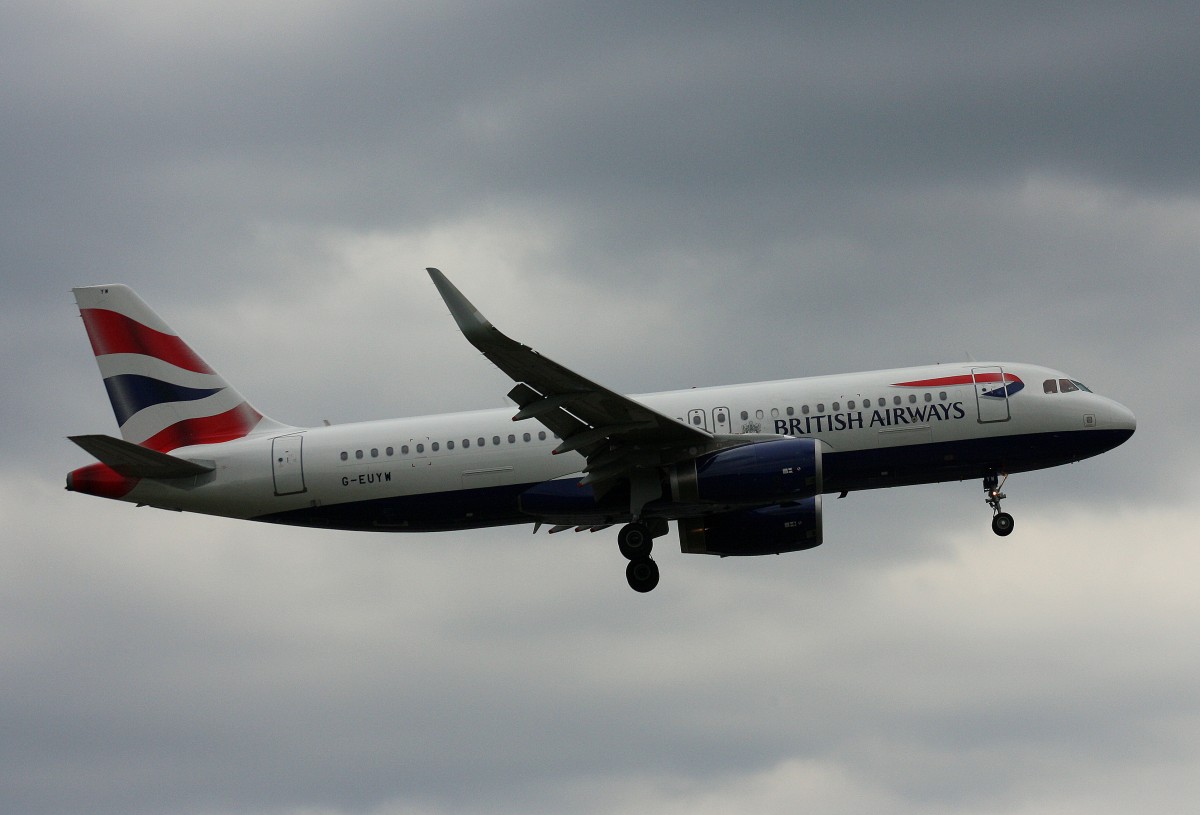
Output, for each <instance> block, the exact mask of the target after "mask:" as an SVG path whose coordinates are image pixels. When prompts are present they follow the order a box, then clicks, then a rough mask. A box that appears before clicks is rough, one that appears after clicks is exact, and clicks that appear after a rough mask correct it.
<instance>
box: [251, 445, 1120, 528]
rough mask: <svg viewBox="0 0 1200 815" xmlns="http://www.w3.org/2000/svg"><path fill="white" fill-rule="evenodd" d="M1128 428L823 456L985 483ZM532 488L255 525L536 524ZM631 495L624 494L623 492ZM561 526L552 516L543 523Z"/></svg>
mask: <svg viewBox="0 0 1200 815" xmlns="http://www.w3.org/2000/svg"><path fill="white" fill-rule="evenodd" d="M1132 432H1133V431H1130V430H1099V429H1093V430H1080V431H1072V432H1063V433H1039V434H1029V435H1022V436H1002V437H997V438H980V439H970V440H965V441H955V442H941V443H933V444H917V445H907V446H903V447H891V448H876V449H871V450H860V451H851V452H837V451H830V452H827V453H825V455H824V487H823V492H825V493H840V492H853V491H857V490H866V489H879V488H882V487H901V486H908V485H913V484H930V483H935V482H939V481H961V480H966V479H975V478H982V477H983V476H985V475H987V474H989V473H992V472H1005V473H1016V472H1023V471H1026V470H1037V469H1041V468H1044V467H1054V466H1057V465H1060V464H1068V463H1070V462H1073V461H1079V460H1081V459H1085V458H1090V457H1091V456H1095V455H1099V454H1100V453H1103V452H1105V451H1106V450H1111V449H1112V448H1114V447H1116V446H1117V445H1119V444H1121V443H1122V442H1123V441H1125V440H1126V439H1128V438H1129V437H1130V436H1131V435H1132ZM534 486H535V485H534V484H513V485H506V486H497V487H487V488H483V489H468V490H455V491H452V492H439V493H425V494H420V495H405V496H398V497H392V498H378V499H373V500H369V501H354V502H348V503H341V504H329V505H322V506H315V507H306V508H304V509H296V510H291V511H288V512H279V513H272V514H269V515H262V516H259V517H257V518H255V519H254V520H258V521H265V522H269V523H279V524H288V525H292V526H310V527H320V528H327V529H350V530H369V531H376V532H433V531H446V530H455V529H473V528H478V527H487V526H501V525H505V524H520V523H532V522H533V521H535V520H539V518H537V517H535V516H533V515H530V514H527V513H526V512H523V511H522V510H521V506H520V497H521V494H522V493H524V492H525V491H526V490H528V489H530V488H531V487H534ZM625 494H627V492H626V493H625ZM645 514H646V515H648V516H653V515H659V516H661V517H671V518H673V517H678V516H679V515H680V512H679V508H678V507H673V506H671V505H668V504H666V503H664V502H661V501H660V502H654V503H652V504H650V505H648V506H647V507H646V513H645ZM575 517H578V518H579V520H578V521H571V520H566V519H563V520H565V521H566V522H578V523H594V524H599V523H623V522H625V521H627V520H628V503H627V500H626V499H625V498H624V497H623V496H622V495H620V494H614V495H610V496H608V500H606V501H605V503H604V505H600V506H595V507H594V509H593V511H592V512H589V513H587V514H586V516H584V515H579V516H575ZM543 519H544V520H549V521H552V522H558V521H557V520H556V519H553V518H543Z"/></svg>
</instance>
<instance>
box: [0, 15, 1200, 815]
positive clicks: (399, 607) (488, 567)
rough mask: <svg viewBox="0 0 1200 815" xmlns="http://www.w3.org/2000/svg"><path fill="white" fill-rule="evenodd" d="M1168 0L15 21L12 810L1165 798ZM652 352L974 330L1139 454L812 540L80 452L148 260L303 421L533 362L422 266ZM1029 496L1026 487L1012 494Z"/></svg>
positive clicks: (10, 64) (1170, 797)
mask: <svg viewBox="0 0 1200 815" xmlns="http://www.w3.org/2000/svg"><path fill="white" fill-rule="evenodd" d="M1195 18H1196V12H1195V10H1194V9H1193V8H1191V7H1190V6H1188V5H1187V4H1173V3H1155V4H1150V5H1147V4H1141V5H1138V6H1137V7H1133V6H1126V5H1119V4H1101V5H1099V6H1097V5H1094V4H1093V5H1078V4H1075V5H1073V4H1059V5H1056V6H1054V7H1052V8H1047V7H1045V6H1043V5H1041V4H1037V5H1033V4H1021V5H1019V6H1014V5H1012V4H1008V5H985V6H980V5H978V4H975V5H970V6H961V5H959V6H955V5H946V4H917V5H915V6H914V5H903V6H898V5H895V4H876V5H874V6H867V7H864V6H847V5H846V4H816V5H814V4H801V5H797V4H761V5H758V6H755V7H754V8H749V9H748V8H735V7H731V6H727V5H716V4H705V5H701V6H697V5H695V4H688V5H676V6H659V7H656V8H654V9H646V8H643V7H641V6H638V5H636V4H629V5H624V6H618V7H613V6H605V7H599V6H595V5H582V4H578V5H570V4H569V5H562V4H551V5H544V4H537V3H508V4H501V5H488V6H486V7H482V8H481V7H478V6H474V5H470V4H457V5H456V4H446V3H438V4H425V5H422V4H415V3H414V4H403V5H396V4H391V3H360V4H354V5H352V6H339V7H337V8H334V7H331V6H328V5H327V4H321V3H311V4H307V3H299V4H295V3H294V4H289V5H287V6H277V5H273V4H256V5H254V6H252V7H249V8H247V7H244V5H243V6H237V5H230V4H209V3H195V4H189V3H183V4H173V5H172V6H171V8H169V9H168V8H165V7H163V8H159V7H158V6H156V5H153V4H143V3H136V2H130V3H122V4H117V5H116V6H111V7H105V8H97V7H92V6H89V5H87V4H78V3H72V2H45V3H38V4H26V5H25V6H23V7H22V6H15V7H11V8H6V9H5V10H4V11H2V12H0V67H2V68H3V73H4V76H5V82H4V83H3V87H2V88H0V102H2V103H3V105H4V109H5V111H6V114H5V116H4V117H3V121H2V122H0V189H2V190H3V193H0V224H2V228H0V259H2V261H3V268H4V269H5V278H4V280H5V284H6V285H5V289H4V297H3V298H0V336H2V337H3V339H4V342H3V346H2V347H0V366H2V367H3V371H4V373H5V380H6V383H7V384H8V387H7V388H6V391H5V393H6V397H5V400H4V402H3V412H2V414H0V415H3V418H4V420H5V422H6V424H7V426H8V428H9V432H8V433H7V434H6V436H5V439H4V442H3V447H2V448H0V449H2V450H3V453H4V457H3V458H4V463H3V466H2V467H0V485H2V486H3V487H4V494H5V495H6V496H8V500H6V501H4V502H3V503H0V522H2V523H3V525H4V528H5V530H6V534H5V540H6V544H5V545H4V546H3V547H0V561H2V563H0V615H3V617H4V619H5V621H6V625H5V629H4V634H3V635H2V636H0V643H3V646H2V647H3V652H2V653H3V664H4V666H5V675H4V682H3V683H0V684H2V686H3V687H2V689H0V713H2V715H3V719H4V721H5V722H6V727H7V729H6V736H5V738H4V739H3V740H0V742H2V743H0V766H3V767H4V768H5V769H4V770H3V771H0V808H2V809H4V811H6V812H27V813H39V812H46V813H49V812H54V813H64V812H66V813H69V812H85V811H86V812H89V813H96V812H100V813H103V812H114V813H115V812H122V813H129V812H155V813H181V815H182V814H183V813H199V812H213V811H223V812H231V813H233V812H236V813H243V812H244V813H277V812H315V811H328V812H330V813H338V814H339V815H340V814H341V813H347V815H348V814H349V813H380V814H382V813H389V812H392V811H397V812H399V811H406V812H407V811H414V810H416V811H428V812H441V811H489V812H495V811H506V810H507V811H514V812H516V811H520V812H531V811H562V810H564V809H571V810H577V811H589V812H597V813H600V812H611V811H618V810H621V811H628V810H630V809H637V810H639V811H648V812H653V811H659V812H672V811H685V810H686V811H689V812H693V811H705V810H710V811H717V810H720V811H728V810H730V809H738V810H743V809H757V810H761V811H775V810H783V809H785V808H786V809H787V811H794V810H795V809H797V808H801V807H805V808H809V809H813V810H818V811H834V812H836V811H870V810H883V811H892V812H900V813H903V812H913V813H916V812H922V813H924V812H930V811H961V810H963V809H980V808H992V809H996V810H997V811H1005V812H1019V811H1028V810H1030V809H1055V808H1065V809H1078V810H1080V811H1083V810H1087V811H1093V812H1126V811H1129V810H1130V809H1131V808H1133V807H1134V806H1137V807H1138V808H1139V809H1146V808H1151V807H1152V808H1156V809H1158V810H1161V811H1180V805H1181V802H1183V801H1191V800H1194V799H1195V797H1196V795H1195V793H1197V792H1200V790H1196V788H1195V782H1194V781H1192V780H1191V774H1190V773H1188V772H1187V770H1188V769H1189V768H1190V767H1191V766H1193V765H1194V764H1195V760H1196V757H1197V755H1200V745H1197V744H1196V740H1195V737H1194V735H1193V733H1194V731H1195V728H1194V727H1190V729H1189V725H1188V723H1192V722H1194V721H1195V719H1196V716H1197V703H1198V701H1200V700H1198V699H1197V696H1196V694H1195V691H1194V688H1193V684H1194V683H1193V681H1192V680H1193V678H1194V676H1195V674H1196V670H1197V668H1200V666H1197V665H1196V664H1195V659H1194V657H1193V656H1192V654H1193V653H1194V650H1195V649H1194V648H1193V647H1192V643H1193V642H1194V641H1195V638H1196V633H1197V632H1196V630H1195V622H1194V621H1195V619H1196V613H1195V612H1196V610H1197V609H1196V602H1195V599H1194V596H1193V595H1194V592H1193V591H1192V587H1191V586H1190V584H1189V582H1188V581H1187V579H1186V577H1187V575H1188V574H1190V573H1191V572H1193V571H1194V568H1189V567H1190V566H1194V565H1195V564H1194V562H1193V561H1194V559H1195V557H1194V554H1193V549H1194V547H1192V546H1191V544H1190V540H1191V538H1192V537H1194V535H1192V533H1191V530H1192V529H1193V528H1194V526H1195V522H1196V520H1197V519H1196V518H1195V512H1194V510H1193V509H1192V505H1193V503H1194V501H1193V500H1192V497H1191V490H1190V483H1189V481H1188V477H1189V476H1190V475H1191V474H1192V473H1194V472H1195V469H1196V468H1195V465H1194V462H1195V460H1196V455H1197V449H1196V444H1195V441H1194V438H1193V436H1194V434H1192V433H1189V432H1188V430H1187V428H1188V427H1190V423H1191V416H1190V405H1192V404H1194V403H1195V402H1196V400H1197V397H1198V394H1197V392H1196V391H1197V388H1196V386H1195V385H1193V384H1191V383H1190V381H1189V379H1188V377H1187V372H1188V366H1187V362H1188V361H1189V359H1190V356H1189V355H1193V354H1194V350H1193V349H1194V346H1195V337H1196V336H1198V335H1200V326H1198V325H1197V317H1196V315H1197V314H1198V313H1200V289H1198V288H1197V286H1196V284H1195V269H1196V267H1197V264H1198V263H1200V246H1198V244H1197V240H1196V237H1195V236H1196V235H1197V234H1200V231H1198V229H1197V227H1200V204H1198V203H1197V172H1196V168H1197V163H1196V162H1195V160H1194V158H1193V153H1194V143H1195V134H1196V132H1197V130H1198V125H1200V122H1198V121H1197V112H1196V105H1195V97H1196V91H1197V87H1196V83H1197V81H1198V80H1197V77H1198V76H1200V71H1198V70H1197V67H1198V66H1197V64H1196V57H1195V55H1194V51H1195V49H1194V47H1193V43H1192V39H1193V37H1192V36H1191V32H1192V31H1194V30H1195V25H1194V24H1195V22H1196V19H1195ZM427 265H439V266H441V267H442V268H444V269H445V270H446V271H447V272H448V273H449V274H450V275H451V276H452V277H453V278H454V279H455V281H456V282H457V283H459V284H460V285H461V287H462V288H463V289H464V291H466V292H467V294H468V295H469V296H470V297H471V298H472V300H474V301H475V302H476V304H477V305H479V306H480V307H481V308H482V309H483V310H484V311H485V313H487V314H488V315H489V316H490V317H491V318H492V319H493V320H494V322H495V323H496V324H497V325H498V326H500V327H501V328H502V329H504V330H505V331H507V332H508V333H510V334H512V335H514V336H517V337H520V338H521V339H522V340H524V341H526V342H529V343H531V344H532V345H534V346H535V347H537V348H538V349H539V350H541V351H542V352H544V353H546V354H548V355H549V356H551V357H552V358H554V359H556V360H558V361H560V362H563V363H564V364H568V365H570V366H572V367H575V368H577V369H579V370H580V371H582V372H583V373H585V374H587V375H589V376H591V377H592V378H594V379H597V380H598V381H602V382H605V383H608V384H610V385H612V386H613V387H614V388H617V389H621V390H625V391H629V392H646V391H653V390H661V389H664V388H686V387H689V386H691V385H707V384H720V383H728V382H738V381H753V380H757V379H771V378H779V377H788V376H798V375H806V374H819V373H830V372H836V371H842V370H855V369H870V368H879V367H889V366H899V365H907V364H917V363H923V362H927V361H953V360H957V359H962V358H964V357H965V356H966V355H967V354H972V355H974V356H976V357H977V358H1001V359H1004V358H1008V359H1023V360H1030V361H1036V362H1040V363H1044V364H1048V365H1051V366H1055V367H1060V368H1062V369H1064V370H1067V371H1069V372H1071V373H1072V375H1075V376H1078V377H1079V378H1081V379H1083V380H1084V381H1086V382H1088V383H1089V384H1091V385H1092V386H1093V387H1094V388H1095V389H1097V390H1099V391H1101V392H1104V393H1106V394H1109V395H1112V396H1114V397H1115V398H1117V399H1119V400H1120V401H1122V402H1125V403H1126V404H1129V405H1130V406H1131V407H1132V408H1133V409H1134V410H1135V412H1137V414H1138V416H1139V421H1140V427H1139V430H1138V433H1137V435H1136V436H1135V437H1134V439H1133V440H1132V441H1131V442H1130V443H1129V444H1127V445H1125V446H1123V447H1121V448H1119V449H1118V450H1116V451H1113V452H1112V453H1109V454H1107V455H1106V456H1104V457H1102V458H1100V459H1096V460H1093V461H1089V462H1084V463H1081V464H1078V465H1074V466H1072V467H1069V468H1060V469H1058V470H1052V471H1046V472H1041V473H1030V474H1023V475H1021V476H1020V477H1015V478H1014V479H1013V480H1012V481H1011V482H1010V485H1009V487H1010V489H1009V490H1008V491H1009V495H1010V499H1009V500H1010V504H1011V508H1012V509H1013V511H1014V512H1015V513H1017V521H1018V531H1017V534H1014V535H1013V536H1012V537H1011V538H1009V539H1006V541H1005V542H1004V543H1003V544H1000V543H998V542H997V541H996V540H994V539H993V538H992V536H991V535H990V533H988V532H987V530H986V512H987V509H986V507H985V506H984V505H983V501H982V495H981V491H980V489H979V485H978V484H976V483H970V484H946V485H937V486H929V487H921V488H913V489H909V490H894V491H887V492H884V493H879V494H861V495H852V496H850V497H848V498H847V499H845V500H842V501H836V500H832V499H831V500H830V501H829V506H827V508H826V519H827V520H826V541H827V543H826V545H825V546H822V547H820V548H819V549H816V550H814V551H812V552H808V553H804V554H797V555H792V556H785V557H780V558H768V559H761V560H757V559H755V560H748V561H745V562H734V561H733V560H725V561H717V560H709V559H704V558H692V557H683V556H680V555H678V554H672V553H671V552H670V551H669V549H670V547H669V546H667V547H665V549H666V550H668V551H664V552H663V554H662V556H661V562H662V564H663V570H664V580H663V585H662V586H661V587H660V589H659V590H658V591H656V592H655V593H654V594H653V595H650V596H647V597H634V596H632V595H631V593H630V592H629V591H628V589H627V588H626V587H625V585H624V581H623V580H622V578H621V574H620V568H621V565H622V564H621V562H620V561H619V557H618V556H617V554H616V552H615V547H613V546H612V541H611V536H606V535H604V534H600V535H587V536H580V535H573V534H570V533H568V534H567V536H564V535H556V536H553V537H548V536H546V535H545V534H541V535H539V536H536V537H534V536H530V535H529V533H528V530H527V529H505V530H498V531H487V532H476V533H468V534H450V535H435V536H429V537H419V538H417V537H400V538H399V539H396V538H392V537H386V538H379V537H373V536H362V537H359V536H355V535H348V534H346V535H343V534H330V533H319V532H311V531H304V530H291V529H278V528H274V527H261V526H257V525H253V524H239V523H235V522H227V521H220V520H213V519H206V518H201V517H195V516H176V515H173V514H169V513H158V512H153V511H151V510H146V509H141V510H134V509H133V508H131V507H127V506H124V505H120V506H118V505H114V504H110V503H106V502H102V501H99V500H95V499H89V498H87V497H84V496H78V495H68V494H66V493H65V492H64V491H63V490H62V489H61V485H62V476H63V474H64V473H65V472H66V471H67V470H68V469H70V468H72V467H74V466H78V465H79V464H81V463H82V461H83V454H82V452H81V451H78V450H76V449H74V448H73V446H72V445H70V444H69V443H68V442H67V441H66V440H65V438H64V437H65V436H66V435H68V434H71V433H78V432H111V431H112V429H113V423H112V418H111V415H110V412H109V410H108V405H107V402H106V401H105V399H104V394H103V388H102V386H101V384H100V383H99V381H98V378H97V377H96V372H95V366H94V363H93V361H92V359H91V355H90V352H89V349H88V346H87V343H86V340H85V338H84V336H83V332H82V330H81V328H80V326H79V323H78V317H77V314H76V312H75V310H74V307H73V305H72V303H71V297H70V294H69V289H70V287H71V286H73V285H81V284H87V283H95V282H106V281H117V280H121V281H124V282H128V283H130V284H131V285H134V286H135V287H136V288H137V289H138V290H139V291H140V292H141V293H142V295H143V296H144V297H145V298H146V299H147V300H148V301H149V302H151V303H152V304H153V305H154V307H155V308H156V309H158V310H159V311H160V312H161V313H162V315H163V316H164V317H166V318H167V319H168V321H169V322H170V323H171V324H172V325H173V326H174V327H175V328H177V329H178V330H180V331H181V332H182V333H183V334H184V335H185V336H187V337H188V338H189V340H190V341H192V343H193V344H194V345H195V346H196V347H197V348H198V349H200V351H201V353H202V354H203V355H204V356H205V357H206V358H207V359H208V360H209V361H210V362H211V363H213V364H214V365H215V366H216V367H218V368H219V369H220V370H221V371H222V372H223V373H225V374H226V375H227V376H228V378H229V379H230V380H231V381H233V382H235V383H236V384H237V385H238V386H239V388H240V389H241V390H243V391H244V392H246V393H247V394H248V395H250V396H251V398H252V399H253V400H254V401H255V402H256V404H257V405H258V406H259V407H260V408H263V409H264V410H266V411H267V412H269V413H271V414H272V415H276V416H278V417H279V418H281V419H284V420H287V421H293V422H297V423H312V424H315V423H317V422H319V421H320V420H321V419H322V418H325V417H329V418H332V419H333V420H335V421H351V420H357V419H372V418H385V417H388V416H393V415H413V414H421V413H434V412H439V411H444V410H453V409H459V408H480V407H493V406H496V405H498V404H501V403H502V396H503V393H504V392H506V390H507V387H508V386H507V383H506V381H505V379H504V377H503V376H502V375H500V374H499V373H498V372H496V371H494V370H493V369H491V368H490V367H489V366H488V365H487V363H486V362H485V361H484V360H482V359H480V357H479V355H478V354H477V353H475V352H474V350H473V349H471V348H470V347H469V346H467V345H466V343H464V342H463V341H462V339H461V336H460V335H459V334H458V332H457V331H456V329H455V327H454V325H453V323H452V321H451V320H450V318H449V316H448V315H447V314H446V313H445V308H444V306H443V305H442V303H441V302H440V301H439V299H438V298H437V296H436V293H435V292H434V291H433V290H432V288H431V287H430V286H429V284H428V281H427V279H425V276H424V273H423V272H422V271H421V270H422V269H423V267H425V266H427ZM1007 506H1009V504H1006V507H1007Z"/></svg>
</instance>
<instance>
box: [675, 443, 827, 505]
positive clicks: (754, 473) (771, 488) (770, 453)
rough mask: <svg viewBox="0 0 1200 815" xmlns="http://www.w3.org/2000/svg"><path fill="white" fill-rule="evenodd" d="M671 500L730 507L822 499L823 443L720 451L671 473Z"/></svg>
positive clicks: (688, 462)
mask: <svg viewBox="0 0 1200 815" xmlns="http://www.w3.org/2000/svg"><path fill="white" fill-rule="evenodd" d="M669 475H670V489H671V500H672V501H674V502H675V503H678V504H685V505H687V504H717V505H725V506H731V505H732V506H737V505H739V504H740V505H743V506H744V505H754V504H757V505H760V506H761V505H763V504H769V503H780V504H781V503H787V502H791V501H797V500H800V499H802V498H810V497H812V496H814V495H820V494H821V442H819V441H817V440H816V439H791V438H784V439H778V440H772V441H764V442H757V443H755V444H746V445H742V446H741V447H733V448H730V449H728V450H718V451H717V452H715V453H709V454H708V455H705V456H700V457H699V458H696V459H692V460H691V461H685V462H682V463H680V464H675V465H673V466H672V467H671V469H670V473H669Z"/></svg>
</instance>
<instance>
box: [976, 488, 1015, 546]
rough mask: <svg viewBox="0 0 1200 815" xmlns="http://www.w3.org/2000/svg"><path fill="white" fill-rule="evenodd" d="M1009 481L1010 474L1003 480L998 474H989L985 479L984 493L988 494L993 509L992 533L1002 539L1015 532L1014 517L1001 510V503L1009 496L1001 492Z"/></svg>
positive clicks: (988, 502) (988, 501) (989, 504)
mask: <svg viewBox="0 0 1200 815" xmlns="http://www.w3.org/2000/svg"><path fill="white" fill-rule="evenodd" d="M1007 480H1008V473H1005V474H1004V478H1003V479H1001V478H999V477H998V476H997V474H996V473H994V472H992V473H988V474H987V475H985V476H984V477H983V491H984V492H985V493H987V498H986V499H984V500H986V501H987V505H988V506H989V507H991V508H992V513H993V514H992V531H993V532H995V533H996V534H997V535H999V536H1000V537H1002V538H1003V537H1004V536H1005V535H1008V534H1010V533H1011V532H1012V531H1013V516H1011V515H1009V514H1008V513H1007V512H1002V511H1001V510H1000V502H1001V501H1002V500H1004V499H1005V498H1007V497H1008V496H1007V495H1005V494H1004V493H1003V492H1001V489H1002V488H1003V487H1004V482H1005V481H1007Z"/></svg>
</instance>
